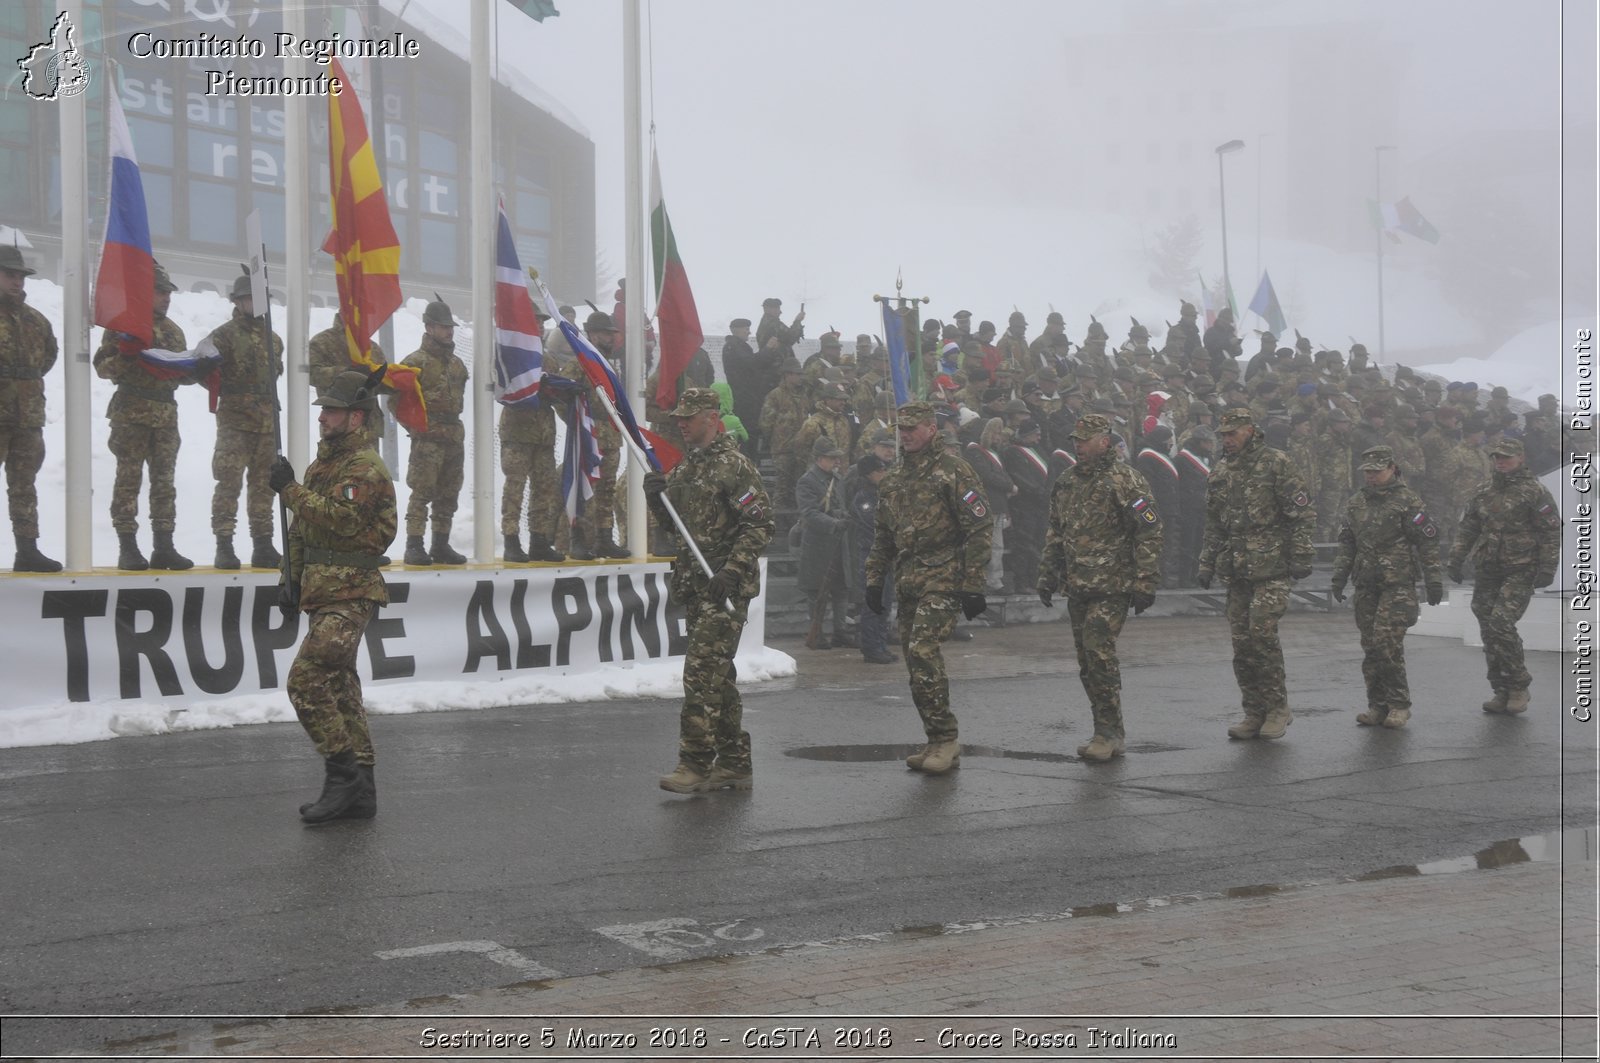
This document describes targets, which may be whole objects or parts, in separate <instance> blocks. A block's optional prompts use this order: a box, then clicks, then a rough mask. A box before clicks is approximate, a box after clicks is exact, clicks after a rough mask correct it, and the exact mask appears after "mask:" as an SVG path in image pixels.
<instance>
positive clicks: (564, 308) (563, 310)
mask: <svg viewBox="0 0 1600 1063" xmlns="http://www.w3.org/2000/svg"><path fill="white" fill-rule="evenodd" d="M556 313H558V314H560V315H561V316H562V317H566V316H567V315H568V314H576V313H577V311H576V310H574V309H572V307H571V306H570V305H568V304H567V303H562V304H561V305H560V306H558V307H556ZM745 324H747V325H748V324H749V322H748V321H747V322H745Z"/></svg>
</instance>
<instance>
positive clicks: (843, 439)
mask: <svg viewBox="0 0 1600 1063" xmlns="http://www.w3.org/2000/svg"><path fill="white" fill-rule="evenodd" d="M853 432H854V427H853V426H852V425H851V423H850V418H849V416H848V415H846V414H843V413H834V412H833V411H832V410H829V409H827V408H826V407H824V406H822V405H821V404H820V403H819V404H818V409H817V411H816V412H815V413H813V414H812V415H811V416H810V417H807V418H806V422H805V424H803V425H801V426H800V431H798V432H796V433H795V436H794V443H793V444H792V445H791V446H790V447H789V450H790V452H791V453H793V454H794V455H795V457H797V458H800V459H801V460H803V461H810V460H811V444H813V443H815V442H816V441H817V440H819V439H821V438H822V437H823V436H827V437H828V438H829V439H831V440H833V444H834V446H836V447H838V448H839V449H840V450H842V451H844V452H845V453H846V454H848V453H850V444H851V443H852V442H853V440H852V439H851V435H852V434H853Z"/></svg>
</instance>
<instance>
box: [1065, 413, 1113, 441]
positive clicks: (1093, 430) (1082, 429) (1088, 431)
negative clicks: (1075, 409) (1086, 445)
mask: <svg viewBox="0 0 1600 1063" xmlns="http://www.w3.org/2000/svg"><path fill="white" fill-rule="evenodd" d="M1110 434H1111V420H1110V418H1108V417H1105V416H1103V415H1101V414H1098V413H1086V414H1084V415H1083V416H1082V417H1080V418H1078V423H1077V424H1075V425H1073V426H1072V438H1073V439H1093V438H1094V437H1096V436H1103V435H1110Z"/></svg>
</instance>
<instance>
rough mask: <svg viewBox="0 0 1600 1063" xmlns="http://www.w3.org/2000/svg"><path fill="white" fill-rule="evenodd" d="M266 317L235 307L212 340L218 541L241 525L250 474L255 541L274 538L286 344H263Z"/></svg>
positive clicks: (247, 501)
mask: <svg viewBox="0 0 1600 1063" xmlns="http://www.w3.org/2000/svg"><path fill="white" fill-rule="evenodd" d="M261 334H262V327H261V318H259V317H251V316H249V315H248V314H246V313H245V312H244V311H243V310H242V309H240V308H239V307H237V306H236V307H234V310H233V318H232V319H231V320H229V321H226V322H224V323H223V324H221V325H219V326H218V327H217V328H216V329H215V330H214V331H213V332H212V333H211V336H210V337H209V338H210V340H211V342H212V343H213V344H214V345H215V346H216V348H217V352H218V353H219V354H221V355H222V365H221V370H220V371H221V378H222V379H221V384H220V386H219V388H218V395H219V396H220V397H219V398H218V400H217V447H216V451H215V452H214V453H213V455H212V458H211V475H212V476H214V477H215V478H216V481H217V487H216V490H215V491H214V492H213V493H212V495H211V530H212V532H213V533H215V534H216V535H217V536H218V537H219V538H220V537H222V536H228V537H229V538H231V537H232V536H233V531H234V528H235V527H236V526H237V525H238V520H239V491H240V489H241V488H242V487H243V486H244V477H245V473H246V471H248V472H249V474H250V488H249V493H248V494H247V495H246V498H245V516H246V518H247V519H248V521H249V524H250V535H251V537H252V538H255V539H261V538H264V537H270V536H271V535H272V491H271V490H270V489H269V488H268V487H267V473H268V470H270V469H271V467H272V459H273V458H274V457H275V456H276V453H275V452H276V447H274V445H273V435H274V432H275V429H276V427H277V421H278V405H277V395H278V384H277V380H278V377H280V376H282V375H283V341H282V340H281V339H279V338H278V336H277V334H276V333H274V334H273V335H272V351H271V353H270V354H268V352H267V347H266V341H265V340H263V339H262V335H261Z"/></svg>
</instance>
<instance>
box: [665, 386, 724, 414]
mask: <svg viewBox="0 0 1600 1063" xmlns="http://www.w3.org/2000/svg"><path fill="white" fill-rule="evenodd" d="M721 409H722V400H721V399H720V398H718V397H717V393H716V392H715V391H712V390H711V389H710V388H685V389H684V392H683V394H682V395H679V396H678V405H677V406H676V407H675V408H674V409H673V411H672V412H671V413H670V414H668V415H667V416H669V417H693V416H694V415H695V414H697V413H701V412H704V411H705V410H718V411H720V410H721Z"/></svg>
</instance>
